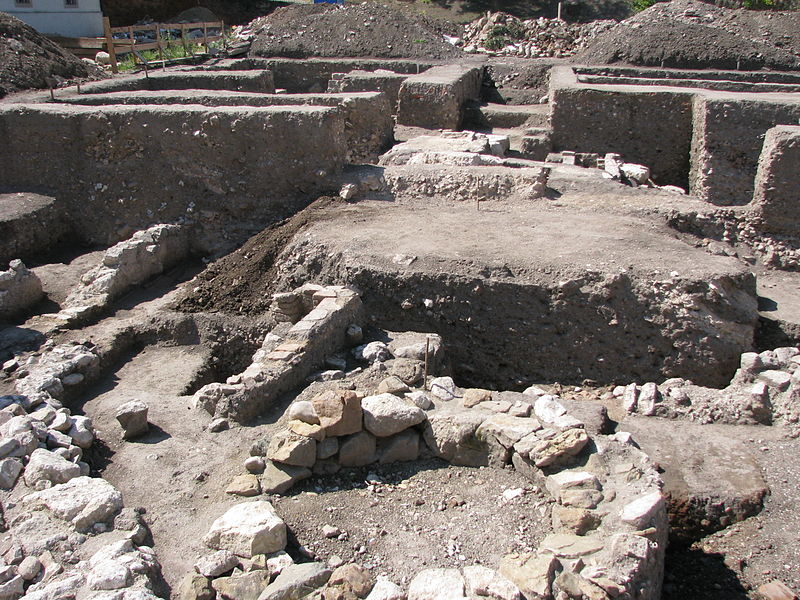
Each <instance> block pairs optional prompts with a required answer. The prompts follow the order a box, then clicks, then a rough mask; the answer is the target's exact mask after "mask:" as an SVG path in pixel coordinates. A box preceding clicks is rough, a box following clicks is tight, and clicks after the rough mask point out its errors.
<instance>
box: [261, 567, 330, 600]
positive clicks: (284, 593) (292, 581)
mask: <svg viewBox="0 0 800 600" xmlns="http://www.w3.org/2000/svg"><path fill="white" fill-rule="evenodd" d="M330 576H331V570H330V569H329V568H327V567H326V566H325V565H324V564H323V563H317V562H311V563H302V564H293V565H289V566H287V567H285V568H284V569H283V570H282V571H281V573H280V575H278V577H276V578H275V581H273V582H272V583H271V584H269V585H268V586H267V587H266V589H264V591H263V592H261V595H260V596H259V597H258V600H299V599H300V598H302V597H303V596H307V595H308V594H310V593H311V592H313V591H314V590H316V589H319V588H320V587H322V586H323V585H325V584H326V583H327V582H328V579H330Z"/></svg>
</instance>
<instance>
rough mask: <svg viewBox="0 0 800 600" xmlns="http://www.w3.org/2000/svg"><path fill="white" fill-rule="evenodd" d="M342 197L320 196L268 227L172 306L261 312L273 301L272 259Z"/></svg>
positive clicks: (208, 271)
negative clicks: (298, 210)
mask: <svg viewBox="0 0 800 600" xmlns="http://www.w3.org/2000/svg"><path fill="white" fill-rule="evenodd" d="M341 201H342V200H341V198H328V197H323V198H320V199H318V200H316V201H315V202H313V203H311V204H310V205H309V206H308V207H307V208H306V209H304V210H301V211H300V212H299V213H297V214H296V215H294V216H293V217H291V218H289V219H286V220H284V221H281V222H279V223H276V224H275V225H272V226H270V227H267V228H266V229H265V230H264V231H262V232H261V233H258V234H256V235H254V236H253V237H252V238H250V239H249V240H248V241H247V242H245V244H244V245H243V246H242V247H241V248H239V249H238V250H236V251H235V252H232V253H231V254H228V255H227V256H224V257H223V258H221V259H219V260H218V261H216V262H214V263H212V264H211V265H209V266H208V268H207V269H206V270H205V271H203V272H202V273H200V274H199V275H198V276H197V278H196V279H195V281H193V282H192V283H191V285H187V286H186V288H185V290H186V291H185V292H184V293H183V296H182V297H181V298H179V299H178V300H177V301H176V302H175V305H174V308H175V309H176V310H180V311H183V312H199V311H203V312H224V313H233V314H245V315H254V314H261V313H264V312H265V311H266V310H267V309H268V308H269V305H270V303H271V302H272V293H273V291H274V289H273V286H274V281H275V278H276V277H275V276H276V270H275V260H276V259H277V258H278V256H279V255H280V253H281V251H282V250H283V249H284V248H285V247H286V245H287V244H288V243H289V242H290V241H291V240H292V238H293V237H294V236H295V234H296V233H297V232H298V231H300V230H301V229H302V228H303V227H304V226H305V225H307V224H308V223H311V222H314V221H317V220H320V219H322V218H324V216H323V215H324V212H323V211H324V210H325V209H326V208H327V207H328V206H330V205H331V204H333V203H335V202H341Z"/></svg>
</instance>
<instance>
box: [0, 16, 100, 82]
mask: <svg viewBox="0 0 800 600" xmlns="http://www.w3.org/2000/svg"><path fill="white" fill-rule="evenodd" d="M88 76H89V69H88V67H87V65H86V63H84V62H83V61H81V60H80V59H79V58H77V57H76V56H74V55H73V54H70V53H69V52H67V51H66V50H64V49H62V48H61V47H60V46H58V45H56V44H55V43H53V42H52V41H50V40H49V39H47V38H46V37H44V36H43V35H41V34H39V33H38V32H37V31H36V30H35V29H33V27H31V26H30V25H26V24H25V23H23V22H22V21H20V20H19V19H17V18H16V17H12V16H11V15H9V14H7V13H3V12H0V98H2V97H3V96H5V95H6V94H8V93H10V92H15V91H17V90H25V89H31V88H46V87H47V78H48V77H52V78H54V79H55V80H56V81H58V80H65V79H70V78H72V77H88Z"/></svg>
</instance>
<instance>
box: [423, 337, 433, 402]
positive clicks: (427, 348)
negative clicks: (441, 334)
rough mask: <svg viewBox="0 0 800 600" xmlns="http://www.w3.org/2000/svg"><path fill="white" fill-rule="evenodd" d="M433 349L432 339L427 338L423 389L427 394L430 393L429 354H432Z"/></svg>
mask: <svg viewBox="0 0 800 600" xmlns="http://www.w3.org/2000/svg"><path fill="white" fill-rule="evenodd" d="M430 347H431V338H429V337H427V336H426V337H425V375H424V378H423V380H422V381H423V383H424V385H423V388H422V389H424V390H425V391H426V392H427V391H428V353H429V352H430Z"/></svg>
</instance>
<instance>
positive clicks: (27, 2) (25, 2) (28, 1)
mask: <svg viewBox="0 0 800 600" xmlns="http://www.w3.org/2000/svg"><path fill="white" fill-rule="evenodd" d="M32 5H33V0H14V6H22V7H31V6H32Z"/></svg>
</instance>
